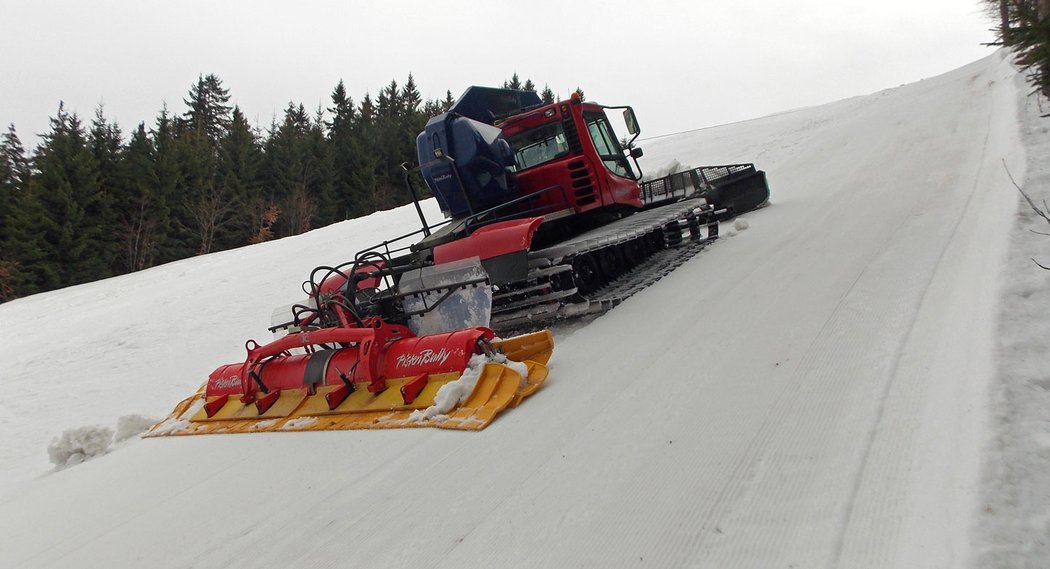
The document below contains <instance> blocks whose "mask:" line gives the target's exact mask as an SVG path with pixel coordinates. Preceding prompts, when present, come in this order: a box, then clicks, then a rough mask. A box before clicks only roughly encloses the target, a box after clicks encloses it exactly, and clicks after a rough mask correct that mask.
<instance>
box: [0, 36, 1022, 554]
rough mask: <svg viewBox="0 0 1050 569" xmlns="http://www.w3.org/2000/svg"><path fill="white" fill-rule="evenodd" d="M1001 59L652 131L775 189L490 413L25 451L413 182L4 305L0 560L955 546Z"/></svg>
mask: <svg viewBox="0 0 1050 569" xmlns="http://www.w3.org/2000/svg"><path fill="white" fill-rule="evenodd" d="M1015 79H1016V73H1015V71H1014V70H1013V69H1012V68H1010V66H1009V65H1008V64H1007V63H1005V62H1004V61H1003V59H1002V57H1001V56H999V55H996V56H993V57H990V58H987V59H984V60H981V61H979V62H976V63H974V64H971V65H969V66H967V67H964V68H961V69H958V70H956V71H953V72H951V73H948V74H945V75H943V76H940V77H936V78H931V79H927V80H924V81H921V82H919V83H915V84H911V85H907V86H903V87H900V88H897V89H892V90H887V91H883V92H880V93H875V94H873V95H869V96H865V97H857V98H853V99H848V100H845V101H841V102H838V103H834V104H830V105H825V106H822V107H816V108H810V109H803V110H798V111H794V112H790V113H783V114H780V115H775V116H771V117H766V118H763V119H758V120H754V121H747V122H743V123H737V124H733V125H727V126H723V127H718V128H712V129H705V130H700V131H695V132H690V133H684V134H680V135H675V136H670V137H664V138H660V139H655V140H650V141H648V142H643V145H644V147H645V150H646V156H647V159H648V161H649V164H650V165H653V166H657V165H660V164H662V163H666V162H669V161H670V160H671V159H672V158H677V159H678V160H679V161H680V162H682V163H693V164H699V163H730V162H734V161H741V160H747V161H754V162H755V163H757V164H760V165H761V167H762V168H763V170H765V171H766V172H767V173H768V174H769V179H770V186H771V188H772V191H773V198H772V205H771V206H770V207H768V208H765V209H763V210H760V211H758V212H755V213H753V214H750V215H749V216H748V217H749V219H750V222H751V228H750V229H748V230H747V231H744V232H742V233H740V234H739V235H737V236H735V237H731V238H727V239H723V240H721V241H720V242H719V243H717V246H713V247H711V248H709V249H708V250H706V251H705V252H704V254H703V255H699V256H697V257H694V258H693V259H691V260H690V261H688V262H686V263H684V264H683V265H682V266H680V267H679V268H678V269H677V270H675V271H674V272H673V273H671V274H670V275H668V276H667V277H665V278H663V279H661V280H660V281H659V282H657V283H655V284H653V285H652V286H650V287H649V288H647V289H646V290H644V291H642V292H640V293H639V294H637V295H635V296H633V297H632V298H630V299H629V300H627V301H626V302H624V303H623V304H621V305H620V306H619V307H617V308H616V309H615V310H612V311H610V312H609V313H607V314H605V315H604V316H602V317H601V318H598V319H596V320H594V321H593V322H591V323H590V324H588V325H587V326H585V327H582V328H580V329H577V330H574V331H571V332H562V333H561V336H560V337H558V338H557V342H558V347H557V351H556V354H555V356H554V359H553V360H552V361H551V374H550V379H549V380H548V382H547V384H546V386H545V387H544V389H543V390H541V391H540V392H539V393H537V394H536V395H535V396H534V397H533V398H532V400H530V401H529V404H528V405H523V406H521V407H520V408H518V409H516V410H515V412H514V413H513V414H510V415H507V416H506V417H503V418H501V419H500V420H497V421H496V422H494V423H493V424H492V425H491V426H489V427H488V428H487V429H486V430H484V431H482V432H479V433H459V432H441V431H436V430H434V431H410V432H408V431H369V432H362V433H358V432H335V433H329V432H317V433H268V434H262V435H251V436H247V435H240V436H212V437H182V438H176V439H165V440H156V439H154V440H139V441H134V442H133V443H131V444H128V445H126V446H124V447H123V448H120V449H117V450H116V451H115V452H113V453H111V454H109V455H107V456H104V457H101V458H97V459H94V460H91V461H88V462H86V463H84V464H81V465H79V466H76V467H74V468H71V469H68V470H65V471H61V472H57V473H52V474H48V475H46V476H42V477H40V478H37V479H34V480H29V481H26V478H29V477H30V476H32V475H33V474H34V473H37V472H40V471H41V470H43V467H44V465H43V464H40V462H42V461H43V454H44V450H43V449H44V446H45V444H46V440H47V439H48V438H49V437H50V436H52V435H54V434H57V432H58V431H59V430H60V429H62V428H67V427H75V426H80V425H82V424H85V423H91V422H110V423H111V422H112V421H113V420H115V418H116V417H117V416H119V415H122V414H125V413H131V412H149V411H151V410H152V411H153V412H155V413H156V414H157V415H160V414H162V413H163V412H164V411H166V410H167V409H168V408H169V407H170V406H171V405H172V404H173V403H174V402H175V401H177V400H178V398H179V397H181V396H185V395H186V394H188V393H189V392H190V391H191V390H192V389H193V388H194V387H196V384H197V383H199V382H200V381H202V380H203V378H204V374H206V373H207V372H208V371H210V369H211V367H213V366H215V365H217V364H218V363H221V362H225V361H235V360H236V359H237V357H238V355H239V353H238V352H239V351H240V349H241V342H242V341H243V339H244V337H247V336H250V335H252V334H255V335H256V336H262V335H263V333H264V331H265V328H266V319H267V318H268V316H269V310H270V308H271V307H272V306H274V305H277V304H280V303H281V302H287V298H289V297H295V293H296V289H295V283H296V282H298V281H299V280H301V279H302V275H305V274H306V273H307V272H308V271H309V269H310V268H311V267H312V266H315V265H317V264H320V263H324V262H331V261H332V260H333V258H334V260H339V258H340V253H341V252H343V251H344V250H345V251H346V252H347V253H349V252H350V251H352V250H353V243H352V242H350V241H353V240H357V241H356V242H374V241H375V237H376V236H377V235H391V236H392V235H395V234H397V229H398V228H399V226H400V227H403V226H404V225H405V224H407V223H411V220H412V217H413V212H412V211H410V210H403V211H399V212H392V213H390V214H387V216H382V215H379V216H372V217H369V218H366V219H363V220H360V221H357V222H354V223H347V224H341V225H339V226H333V227H330V228H326V229H322V230H320V231H315V232H312V233H310V234H307V235H305V236H302V237H299V238H296V239H288V240H282V241H280V242H274V243H267V244H264V245H263V246H261V247H251V248H247V249H244V250H240V251H233V252H228V253H224V254H219V255H213V256H208V257H204V258H201V259H193V260H189V261H185V262H182V263H176V264H173V265H168V266H165V267H160V268H158V269H154V270H151V271H146V272H144V273H142V274H139V275H131V276H127V277H121V278H118V279H111V280H110V281H105V282H102V283H94V284H91V285H85V286H84V287H76V288H73V289H68V290H65V291H56V292H54V293H50V294H47V295H40V296H39V297H33V298H29V299H25V300H22V301H16V302H14V303H10V304H5V305H3V306H0V321H2V324H3V325H2V326H0V330H2V334H3V341H2V342H0V382H2V384H0V388H2V389H3V393H5V394H6V395H8V396H9V398H8V399H7V400H6V401H5V403H4V404H3V405H0V424H3V425H4V426H5V429H7V431H6V432H5V434H4V435H3V436H4V439H3V446H2V447H0V458H2V459H3V460H4V464H3V465H2V466H4V468H5V469H7V470H6V471H7V472H8V474H7V475H6V476H8V477H9V478H7V479H6V480H7V481H8V483H7V484H6V485H4V486H3V494H0V535H2V536H3V539H2V540H0V567H19V568H45V567H47V568H59V567H61V568H63V569H64V568H67V567H109V568H122V567H128V568H131V567H134V568H138V567H153V568H163V567H172V568H175V567H179V568H182V567H195V568H236V567H282V568H292V567H304V568H305V567H311V568H313V567H348V566H350V567H411V568H416V567H428V568H439V567H450V568H452V567H455V568H462V567H481V566H484V567H528V568H534V567H602V568H605V567H690V568H692V567H701V568H742V567H754V568H770V567H785V568H787V567H797V568H850V569H853V568H865V567H870V568H886V567H902V568H903V567H944V568H949V567H950V568H955V567H965V566H967V565H969V564H970V559H971V556H972V552H971V551H970V549H969V543H970V537H971V534H970V531H971V523H972V521H973V520H974V517H975V515H976V512H977V511H978V508H979V504H977V503H976V498H975V496H976V492H975V490H976V487H977V472H978V465H979V462H980V455H979V449H980V448H981V443H982V441H983V430H982V429H983V426H984V419H983V415H982V411H983V410H984V409H985V408H986V405H985V400H984V399H985V397H986V392H987V386H988V382H989V381H990V378H991V377H992V376H993V375H994V373H995V370H994V359H993V353H994V348H995V342H994V338H993V334H994V330H995V326H994V323H995V315H996V302H997V300H996V299H997V298H998V297H997V294H998V290H999V288H998V287H999V283H998V275H999V272H1000V269H1001V266H1002V261H1003V259H1004V257H1005V249H1006V239H1005V236H1006V234H1007V229H1008V228H1009V226H1010V224H1011V223H1012V215H1013V213H1014V211H1015V208H1016V203H1017V200H1016V193H1015V190H1013V188H1012V187H1011V186H1010V184H1009V180H1008V179H1007V178H1006V175H1005V172H1004V170H1003V163H1002V161H1003V160H1004V159H1005V161H1006V163H1007V165H1008V166H1009V167H1010V169H1011V171H1012V172H1014V174H1015V176H1019V175H1020V173H1021V172H1023V170H1024V153H1023V150H1022V149H1021V147H1020V146H1019V144H1020V143H1019V138H1018V128H1017V122H1016V100H1017V97H1018V92H1019V90H1018V86H1017V85H1016V84H1015ZM432 209H433V208H432ZM340 248H343V249H340ZM320 253H323V254H324V255H323V256H320V255H319V254H320ZM343 256H345V255H343ZM264 265H265V266H267V267H276V268H275V269H274V270H273V271H272V272H268V273H265V274H260V271H258V270H257V269H258V267H260V266H264ZM285 273H287V274H285ZM245 275H251V276H252V278H251V279H250V284H251V287H250V290H245ZM286 279H287V280H286ZM151 307H153V308H154V310H153V312H147V311H148V310H149V309H150V308H151ZM114 313H124V314H136V315H137V314H151V315H152V318H150V319H148V320H146V319H134V320H131V321H119V320H118V321H116V322H115V323H114V321H110V320H104V319H101V316H103V315H108V314H114ZM41 315H44V316H46V318H38V317H39V316H41ZM245 315H251V316H245ZM11 323H18V324H19V326H18V327H17V331H14V330H15V327H13V326H12V325H11ZM60 332H61V333H60ZM56 338H60V339H61V340H62V345H54V344H53V342H54V341H55V339H56ZM70 344H74V345H75V346H76V348H77V349H76V350H71V349H70ZM218 346H222V347H218ZM73 352H75V354H74V353H73ZM218 352H221V353H218ZM198 360H200V361H198ZM30 445H32V446H30ZM34 447H35V448H34ZM29 448H31V449H32V452H33V453H36V454H34V455H32V456H30V454H26V453H27V452H28V451H25V449H29ZM34 460H35V461H37V462H33V461H34ZM34 468H35V469H36V470H34Z"/></svg>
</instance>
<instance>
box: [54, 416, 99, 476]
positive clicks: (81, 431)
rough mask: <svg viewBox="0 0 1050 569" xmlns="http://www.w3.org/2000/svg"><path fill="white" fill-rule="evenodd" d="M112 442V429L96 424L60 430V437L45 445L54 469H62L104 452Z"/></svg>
mask: <svg viewBox="0 0 1050 569" xmlns="http://www.w3.org/2000/svg"><path fill="white" fill-rule="evenodd" d="M112 443H113V429H110V428H109V427H102V426H97V425H96V426H88V427H79V428H76V429H68V430H66V431H63V432H62V436H61V437H58V438H56V439H54V440H52V441H51V444H49V445H48V446H47V455H48V457H49V458H50V459H51V462H52V463H53V464H54V465H55V470H62V469H63V468H67V467H70V466H73V465H74V464H80V463H81V462H84V461H85V460H88V459H89V458H94V457H96V456H102V455H104V454H106V453H107V452H109V445H110V444H112Z"/></svg>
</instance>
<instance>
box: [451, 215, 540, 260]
mask: <svg viewBox="0 0 1050 569" xmlns="http://www.w3.org/2000/svg"><path fill="white" fill-rule="evenodd" d="M541 223H543V218H542V217H527V218H525V219H513V220H510V221H500V222H497V223H493V224H491V225H486V226H484V227H481V228H479V229H478V230H477V231H475V232H474V233H471V234H470V235H469V236H467V237H464V238H463V239H457V240H456V241H453V242H451V243H445V244H444V245H438V246H437V247H434V264H437V265H440V264H442V263H449V262H452V261H458V260H460V259H469V258H471V257H478V258H480V259H482V260H484V259H491V258H493V257H498V256H500V255H506V254H507V253H514V252H517V251H528V249H529V247H530V246H532V235H533V234H534V233H536V229H537V228H538V227H539V226H540V224H541Z"/></svg>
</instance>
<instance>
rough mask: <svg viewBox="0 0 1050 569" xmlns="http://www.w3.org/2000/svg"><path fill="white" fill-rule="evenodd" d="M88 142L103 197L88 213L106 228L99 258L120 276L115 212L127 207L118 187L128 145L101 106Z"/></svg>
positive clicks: (98, 108)
mask: <svg viewBox="0 0 1050 569" xmlns="http://www.w3.org/2000/svg"><path fill="white" fill-rule="evenodd" d="M88 139H89V144H90V146H91V154H92V155H93V156H94V157H95V168H96V171H97V174H98V176H97V180H98V194H99V199H98V202H97V203H96V204H95V207H94V208H93V209H92V210H91V211H88V216H89V217H91V218H93V219H94V220H95V221H96V223H98V224H100V225H101V226H102V227H103V228H104V229H103V230H104V235H105V240H106V243H105V244H104V246H103V247H102V249H101V250H100V251H98V254H99V255H100V256H101V257H102V260H103V262H105V263H106V264H107V265H108V266H109V267H110V268H111V271H113V273H114V274H119V273H120V272H121V270H120V268H121V265H120V264H119V263H118V262H117V260H116V259H117V251H118V249H119V247H120V241H119V237H118V236H117V235H116V233H115V232H114V231H112V228H113V227H114V226H115V225H116V223H117V222H116V219H115V217H114V212H115V209H116V208H120V207H123V204H121V203H118V201H117V200H118V199H119V197H118V196H119V194H120V193H121V189H120V188H119V187H118V186H119V185H120V184H122V183H123V181H122V180H121V174H120V172H119V171H120V169H121V168H122V165H123V161H124V156H123V153H124V143H123V140H122V135H121V132H120V127H119V126H117V124H116V123H111V122H109V121H107V120H106V117H105V114H104V113H103V109H102V105H101V104H100V105H99V106H98V107H96V108H95V118H94V120H93V121H91V130H90V131H89V134H88Z"/></svg>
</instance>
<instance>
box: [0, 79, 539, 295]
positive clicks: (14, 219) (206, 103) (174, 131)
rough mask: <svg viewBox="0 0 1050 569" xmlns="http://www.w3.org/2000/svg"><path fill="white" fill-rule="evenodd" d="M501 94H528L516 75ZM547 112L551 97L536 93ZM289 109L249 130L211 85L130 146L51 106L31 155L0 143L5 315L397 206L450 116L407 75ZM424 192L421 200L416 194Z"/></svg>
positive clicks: (99, 123)
mask: <svg viewBox="0 0 1050 569" xmlns="http://www.w3.org/2000/svg"><path fill="white" fill-rule="evenodd" d="M504 87H508V88H514V89H528V90H534V87H535V86H534V84H533V82H532V81H531V80H526V81H525V82H524V83H522V82H521V81H520V79H519V77H518V76H517V74H514V75H513V76H512V77H511V79H510V80H508V81H506V82H504ZM541 96H542V98H543V99H544V100H545V101H546V102H552V101H554V99H555V98H554V94H553V92H552V91H551V90H550V88H549V87H547V88H544V89H543V92H542V94H541ZM330 99H331V106H329V107H326V108H318V109H315V110H307V109H306V108H305V107H304V106H303V105H302V104H301V103H300V104H294V103H289V104H288V106H287V107H286V108H285V109H284V111H283V115H282V116H281V117H279V118H278V117H275V118H274V119H273V121H272V122H271V124H270V125H269V127H268V128H265V129H263V128H259V127H256V126H253V125H251V124H250V123H249V121H248V120H247V118H246V117H245V116H244V113H243V111H242V110H241V109H240V108H239V107H238V106H237V105H235V104H231V102H230V94H229V91H228V89H226V88H225V87H223V84H222V81H221V80H220V79H219V78H218V77H216V76H215V75H202V76H200V77H199V78H198V80H197V82H196V83H194V84H193V85H192V86H191V88H190V89H189V92H188V94H187V97H186V98H185V99H184V100H183V102H184V104H185V111H184V112H182V113H173V112H171V111H170V110H169V109H168V108H167V107H166V106H165V107H164V108H163V109H162V110H161V111H160V112H159V114H158V116H157V117H156V120H155V121H154V122H153V124H152V125H149V126H147V125H146V124H145V123H140V124H139V125H138V126H137V127H135V128H134V129H133V130H132V131H131V133H130V136H127V135H125V133H124V132H123V131H122V129H121V128H120V126H118V125H117V124H116V123H115V122H113V121H110V120H109V119H107V118H106V116H105V113H104V109H103V108H102V107H101V106H99V107H98V109H97V110H96V111H95V114H94V117H93V118H92V120H91V121H90V123H85V121H84V120H83V119H82V118H81V117H79V116H77V114H76V113H71V112H69V111H67V110H66V109H65V108H64V106H63V105H62V104H61V103H60V104H59V107H58V112H57V113H56V115H55V116H54V117H51V119H50V126H49V130H48V132H47V133H45V134H43V135H42V138H41V141H40V143H39V145H38V146H37V147H36V148H34V149H32V150H31V151H27V150H26V149H25V148H24V147H23V144H22V142H21V141H20V139H19V137H18V134H17V133H16V131H15V127H14V125H10V126H9V127H8V129H7V131H6V132H5V133H3V134H2V135H0V302H4V301H7V300H11V299H13V298H17V297H20V296H25V295H29V294H34V293H37V292H42V291H47V290H52V289H56V288H60V287H65V286H70V285H74V284H79V283H83V282H88V281H93V280H97V279H102V278H106V277H110V276H114V275H120V274H124V273H129V272H133V271H138V270H141V269H145V268H148V267H152V266H155V265H158V264H162V263H167V262H170V261H175V260H178V259H183V258H186V257H190V256H193V255H200V254H205V253H210V252H213V251H220V250H224V249H229V248H233V247H239V246H242V245H247V244H251V243H259V242H262V241H267V240H270V239H274V238H279V237H285V236H288V235H295V234H299V233H302V232H304V231H308V230H310V229H311V228H314V227H319V226H323V225H327V224H330V223H333V222H336V221H340V220H344V219H349V218H353V217H358V216H361V215H365V214H368V213H371V212H374V211H378V210H382V209H388V208H391V207H395V206H398V205H403V204H406V203H408V202H410V201H411V199H412V198H411V195H410V193H409V192H408V190H407V188H405V185H404V174H403V170H402V169H401V164H402V163H404V162H408V163H410V164H412V165H415V163H416V154H415V137H416V135H417V134H418V133H419V132H420V131H421V130H422V129H423V127H424V126H425V124H426V121H427V120H428V118H429V117H431V116H434V115H437V114H440V113H442V112H445V111H447V110H448V109H449V108H451V106H452V105H453V104H454V102H455V100H454V98H453V97H452V93H451V91H446V96H445V98H444V99H434V100H425V101H424V100H423V99H422V97H421V96H420V92H419V89H418V87H417V85H416V83H415V81H414V79H413V77H412V75H411V74H409V76H408V78H407V80H406V81H405V82H404V85H398V83H397V81H396V80H391V81H390V83H389V84H388V85H387V86H386V87H384V88H383V89H382V90H381V91H380V92H379V93H378V94H377V95H376V96H375V97H372V96H371V95H369V94H367V93H366V94H365V95H364V97H362V98H361V100H360V101H358V102H356V103H355V102H354V101H353V100H352V99H351V97H350V95H349V94H348V93H347V90H346V86H345V85H344V84H343V82H342V81H341V80H340V81H339V83H338V84H337V85H336V86H335V88H334V89H333V91H332V93H331V97H330ZM424 191H425V189H424Z"/></svg>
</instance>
